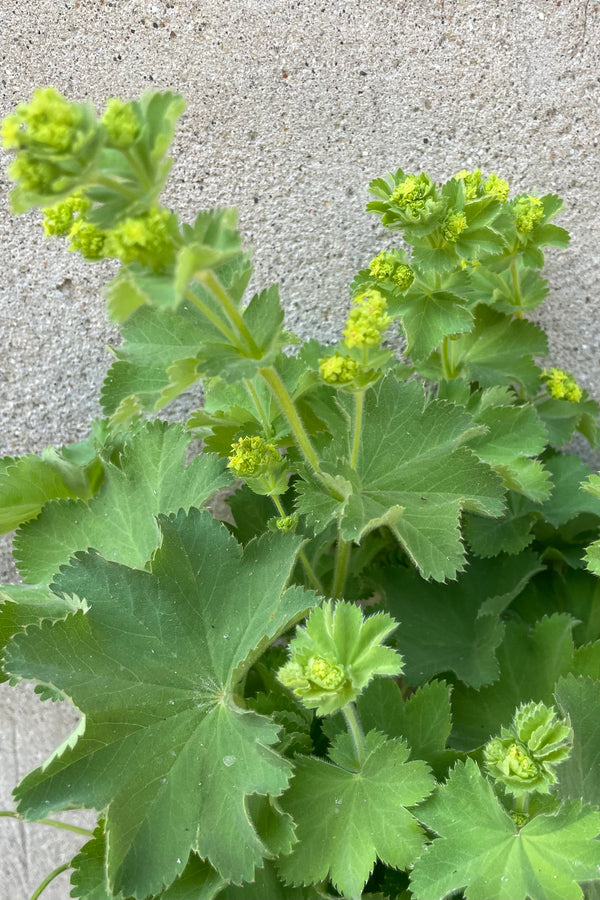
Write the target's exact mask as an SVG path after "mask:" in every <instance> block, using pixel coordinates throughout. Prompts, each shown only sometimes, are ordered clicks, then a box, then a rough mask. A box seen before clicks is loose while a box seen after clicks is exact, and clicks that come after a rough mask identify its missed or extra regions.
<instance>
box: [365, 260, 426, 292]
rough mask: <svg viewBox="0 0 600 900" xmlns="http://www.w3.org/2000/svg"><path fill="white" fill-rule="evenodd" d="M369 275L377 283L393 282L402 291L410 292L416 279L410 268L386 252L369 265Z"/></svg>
mask: <svg viewBox="0 0 600 900" xmlns="http://www.w3.org/2000/svg"><path fill="white" fill-rule="evenodd" d="M369 275H370V276H371V277H372V278H376V279H377V281H392V282H393V283H394V284H395V285H396V287H398V288H400V290H401V291H406V290H408V288H409V287H410V286H411V284H412V283H413V281H414V279H415V273H414V272H413V270H412V269H411V267H410V266H407V265H406V263H401V262H399V261H398V260H397V259H395V258H394V257H393V256H392V254H391V253H386V252H385V250H382V251H381V253H380V254H379V255H378V256H376V257H375V258H374V259H372V260H371V262H370V263H369Z"/></svg>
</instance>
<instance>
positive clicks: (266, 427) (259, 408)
mask: <svg viewBox="0 0 600 900" xmlns="http://www.w3.org/2000/svg"><path fill="white" fill-rule="evenodd" d="M244 386H245V388H246V390H247V391H248V393H249V394H250V398H251V400H252V402H253V403H254V406H255V408H256V412H257V414H258V418H259V419H260V421H261V423H262V427H263V431H264V432H265V437H266V438H270V437H271V434H272V428H271V423H270V422H269V417H268V416H267V414H266V412H265V410H264V408H263V405H262V403H261V402H260V397H259V396H258V392H257V390H256V388H255V387H254V385H253V384H252V382H251V381H250V379H249V378H244Z"/></svg>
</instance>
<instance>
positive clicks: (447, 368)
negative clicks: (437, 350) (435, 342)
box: [441, 334, 456, 381]
mask: <svg viewBox="0 0 600 900" xmlns="http://www.w3.org/2000/svg"><path fill="white" fill-rule="evenodd" d="M453 357H454V346H453V344H452V338H450V337H449V336H448V335H447V334H446V335H444V337H443V338H442V352H441V358H442V368H443V371H444V378H445V379H446V380H447V381H449V380H450V379H451V378H456V370H455V368H454V358H453Z"/></svg>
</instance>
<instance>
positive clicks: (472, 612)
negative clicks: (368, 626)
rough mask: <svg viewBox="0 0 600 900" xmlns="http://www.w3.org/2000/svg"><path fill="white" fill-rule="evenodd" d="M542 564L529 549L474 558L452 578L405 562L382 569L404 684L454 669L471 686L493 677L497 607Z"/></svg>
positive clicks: (501, 632)
mask: <svg viewBox="0 0 600 900" xmlns="http://www.w3.org/2000/svg"><path fill="white" fill-rule="evenodd" d="M541 568H542V566H541V565H540V562H539V560H538V558H537V557H536V556H535V554H533V553H528V552H525V553H522V554H521V555H520V556H515V557H507V556H505V555H503V556H501V557H498V558H497V559H494V560H490V561H484V560H481V559H473V560H471V562H470V565H469V568H468V569H467V570H466V572H464V573H462V574H461V575H459V576H458V579H457V581H456V582H451V583H449V584H445V585H440V584H433V583H431V582H427V581H424V580H423V579H422V578H420V577H419V576H418V575H417V574H416V573H415V572H414V571H412V570H408V569H406V568H400V567H397V568H394V569H386V570H383V571H382V572H381V575H380V579H379V584H380V586H381V588H382V589H383V591H384V592H385V596H386V603H385V608H386V610H388V611H389V613H390V615H392V616H393V617H394V618H395V619H397V621H398V622H401V623H402V624H401V626H400V628H398V630H397V632H396V633H395V634H394V636H393V637H392V639H391V640H392V643H393V644H394V645H395V646H397V648H398V650H399V651H400V652H401V653H402V656H403V658H404V677H405V678H406V679H407V681H408V683H409V684H412V685H417V684H423V683H424V682H425V681H427V680H428V679H429V678H431V677H432V675H437V674H439V673H440V672H446V671H453V672H455V673H456V675H457V676H458V678H460V679H461V680H462V681H464V682H465V683H466V684H470V685H472V687H475V688H480V687H481V686H482V685H483V684H487V683H489V682H491V681H495V680H496V678H497V677H498V674H499V669H498V663H497V661H496V653H495V651H496V648H497V647H498V645H499V644H500V643H501V641H502V638H503V635H504V625H503V624H502V623H501V622H500V620H499V619H498V613H500V612H502V610H503V609H504V607H505V606H507V605H508V603H510V601H511V600H512V598H513V597H515V596H516V595H517V594H518V593H519V592H520V591H521V590H522V589H523V587H524V585H525V584H526V583H527V582H528V580H529V579H530V578H532V577H533V575H535V573H536V572H539V571H540V569H541Z"/></svg>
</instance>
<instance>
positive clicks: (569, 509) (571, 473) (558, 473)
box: [528, 453, 600, 528]
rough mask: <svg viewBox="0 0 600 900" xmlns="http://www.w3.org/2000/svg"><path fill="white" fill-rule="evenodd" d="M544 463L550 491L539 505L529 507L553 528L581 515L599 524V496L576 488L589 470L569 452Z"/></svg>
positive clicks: (550, 458) (558, 454)
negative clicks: (550, 482) (586, 515)
mask: <svg viewBox="0 0 600 900" xmlns="http://www.w3.org/2000/svg"><path fill="white" fill-rule="evenodd" d="M544 464H545V466H546V468H547V469H548V471H549V473H550V477H551V479H552V482H553V484H554V489H553V491H552V494H551V495H550V498H549V499H548V500H546V501H545V502H544V503H542V504H539V505H538V504H535V505H534V504H529V506H528V508H529V509H530V510H531V511H532V512H536V513H538V514H539V515H540V516H541V517H542V518H543V519H544V520H545V521H546V522H549V523H550V525H552V526H553V528H559V527H560V526H561V525H564V524H566V523H567V522H569V520H571V519H574V518H575V517H576V516H578V515H580V514H581V513H591V514H592V515H594V516H595V517H596V518H597V519H598V524H599V525H600V497H597V496H594V495H593V493H590V492H589V491H588V492H586V491H584V490H581V489H580V486H581V482H582V481H584V479H586V478H587V477H588V476H589V474H590V469H589V467H588V466H587V465H586V464H585V463H584V462H583V460H582V459H580V458H579V457H578V456H574V455H572V454H569V453H556V454H552V455H549V456H548V458H547V459H545V460H544Z"/></svg>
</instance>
